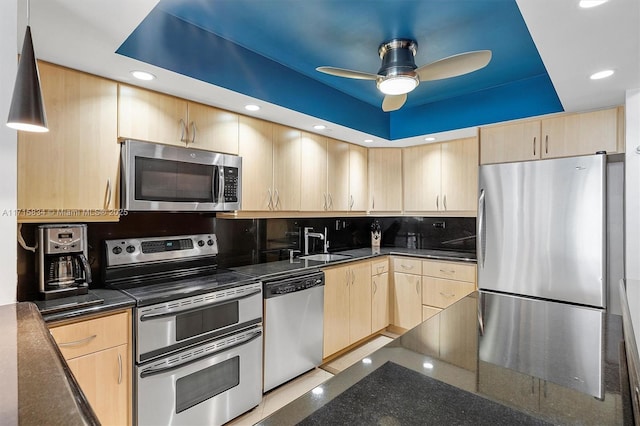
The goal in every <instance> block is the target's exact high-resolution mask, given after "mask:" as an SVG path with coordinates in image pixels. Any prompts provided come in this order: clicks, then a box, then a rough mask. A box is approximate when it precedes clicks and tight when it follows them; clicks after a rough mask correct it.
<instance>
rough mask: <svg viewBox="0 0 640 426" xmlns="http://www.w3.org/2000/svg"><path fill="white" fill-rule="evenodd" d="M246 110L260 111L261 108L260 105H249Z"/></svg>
mask: <svg viewBox="0 0 640 426" xmlns="http://www.w3.org/2000/svg"><path fill="white" fill-rule="evenodd" d="M244 109H246V110H247V111H259V110H260V107H259V106H258V105H254V104H249V105H245V106H244Z"/></svg>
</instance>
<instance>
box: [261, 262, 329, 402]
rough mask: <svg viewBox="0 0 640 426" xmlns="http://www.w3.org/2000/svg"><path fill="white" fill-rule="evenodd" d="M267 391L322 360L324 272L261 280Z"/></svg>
mask: <svg viewBox="0 0 640 426" xmlns="http://www.w3.org/2000/svg"><path fill="white" fill-rule="evenodd" d="M263 283H264V287H263V295H264V299H265V307H264V384H263V391H264V392H267V391H269V390H271V389H273V388H275V387H276V386H279V385H281V384H282V383H284V382H286V381H288V380H291V379H293V378H294V377H297V376H299V375H300V374H302V373H304V372H306V371H308V370H311V369H312V368H314V367H317V366H318V365H320V363H321V362H322V339H323V309H324V274H323V273H322V272H320V271H317V270H315V271H313V272H311V273H309V272H306V273H304V274H303V275H296V276H291V275H287V276H284V277H282V278H279V279H272V280H268V279H265V280H263Z"/></svg>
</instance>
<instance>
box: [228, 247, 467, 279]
mask: <svg viewBox="0 0 640 426" xmlns="http://www.w3.org/2000/svg"><path fill="white" fill-rule="evenodd" d="M335 254H341V255H346V256H348V258H347V259H344V260H337V261H331V262H318V261H313V260H305V259H302V258H300V257H296V258H294V259H293V261H290V260H281V261H278V262H269V263H259V264H255V265H247V266H239V267H235V268H231V269H232V270H234V271H236V272H240V273H243V274H247V275H251V276H253V277H261V278H269V277H277V276H278V275H286V274H288V273H298V272H302V271H305V270H313V269H320V268H323V267H325V266H338V265H340V264H344V263H348V262H353V261H356V260H367V259H373V258H376V257H380V256H388V255H398V256H411V257H421V258H424V259H435V260H452V261H456V262H472V263H476V254H475V253H465V252H456V251H442V250H425V249H407V248H401V247H382V248H381V249H380V250H376V251H374V250H372V249H371V248H361V249H352V250H344V251H340V252H335Z"/></svg>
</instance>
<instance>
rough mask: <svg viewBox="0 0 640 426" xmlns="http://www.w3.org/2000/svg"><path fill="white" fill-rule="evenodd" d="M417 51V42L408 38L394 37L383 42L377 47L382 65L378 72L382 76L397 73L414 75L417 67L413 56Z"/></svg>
mask: <svg viewBox="0 0 640 426" xmlns="http://www.w3.org/2000/svg"><path fill="white" fill-rule="evenodd" d="M417 51H418V43H416V42H415V41H413V40H408V39H394V40H391V41H387V42H384V43H382V44H381V45H380V47H379V48H378V54H379V55H380V59H382V65H381V66H380V70H378V74H379V75H381V76H384V77H391V76H397V75H407V76H412V77H413V76H415V75H416V73H415V72H414V70H415V69H416V68H417V67H416V63H415V61H414V59H413V58H414V56H415V55H416V52H417Z"/></svg>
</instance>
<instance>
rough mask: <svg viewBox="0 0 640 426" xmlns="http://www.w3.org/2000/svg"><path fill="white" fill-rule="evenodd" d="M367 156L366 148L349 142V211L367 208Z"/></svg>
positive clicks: (361, 210)
mask: <svg viewBox="0 0 640 426" xmlns="http://www.w3.org/2000/svg"><path fill="white" fill-rule="evenodd" d="M368 157H369V156H368V150H367V148H365V147H363V146H360V145H354V144H349V198H348V210H349V211H360V212H363V211H366V210H367V196H368V191H367V188H368V185H367V176H368V170H367V169H368V167H367V165H368ZM329 172H331V169H329ZM336 210H337V209H336Z"/></svg>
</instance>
